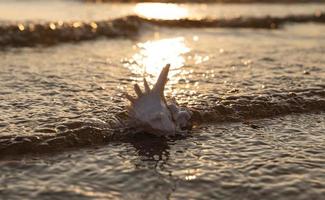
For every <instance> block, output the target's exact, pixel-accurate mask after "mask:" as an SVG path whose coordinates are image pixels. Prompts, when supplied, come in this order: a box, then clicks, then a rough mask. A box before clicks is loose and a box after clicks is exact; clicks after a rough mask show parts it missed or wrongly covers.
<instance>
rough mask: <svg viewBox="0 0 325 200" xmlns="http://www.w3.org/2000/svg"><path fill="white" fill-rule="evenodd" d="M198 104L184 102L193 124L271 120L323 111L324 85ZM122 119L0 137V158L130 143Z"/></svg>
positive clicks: (129, 130) (207, 97) (207, 99)
mask: <svg viewBox="0 0 325 200" xmlns="http://www.w3.org/2000/svg"><path fill="white" fill-rule="evenodd" d="M198 99H200V100H199V101H195V102H188V103H187V107H189V108H190V109H191V110H192V111H193V113H194V114H193V117H192V118H193V122H194V124H196V125H199V124H201V123H203V122H204V123H206V122H208V123H218V122H244V123H245V122H247V121H248V120H251V119H257V118H267V117H275V116H278V115H285V114H291V113H307V112H323V111H325V85H320V86H318V87H314V88H308V89H296V90H291V91H274V90H272V91H269V92H264V93H261V94H256V95H251V96H249V95H246V96H244V95H239V96H228V97H226V98H220V97H217V96H213V95H211V94H209V95H204V94H201V95H200V98H198ZM124 122H126V116H125V115H124V114H123V113H120V114H119V113H117V114H116V118H114V119H108V120H107V121H106V122H104V121H100V120H89V121H87V122H86V121H71V122H67V123H64V124H59V125H57V126H58V128H57V130H58V132H57V133H56V134H54V135H51V136H47V135H39V136H36V135H33V136H3V137H0V158H1V157H6V156H12V155H20V154H26V153H46V152H58V151H60V150H64V149H71V148H79V147H84V146H93V145H100V144H105V143H108V142H114V141H118V142H121V141H126V142H127V141H132V140H133V139H134V137H135V136H136V135H137V134H136V130H134V129H133V128H131V127H130V126H128V125H127V123H124Z"/></svg>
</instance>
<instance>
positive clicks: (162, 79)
mask: <svg viewBox="0 0 325 200" xmlns="http://www.w3.org/2000/svg"><path fill="white" fill-rule="evenodd" d="M169 68H170V64H167V65H166V66H165V67H164V68H163V69H162V70H161V72H160V75H159V77H158V80H157V82H156V84H155V86H154V88H153V90H154V91H155V92H158V93H159V94H160V95H161V96H164V89H165V85H166V83H167V81H168V72H169Z"/></svg>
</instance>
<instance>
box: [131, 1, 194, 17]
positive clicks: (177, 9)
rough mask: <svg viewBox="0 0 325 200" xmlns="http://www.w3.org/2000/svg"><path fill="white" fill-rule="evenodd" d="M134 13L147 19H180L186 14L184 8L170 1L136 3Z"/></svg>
mask: <svg viewBox="0 0 325 200" xmlns="http://www.w3.org/2000/svg"><path fill="white" fill-rule="evenodd" d="M134 12H135V14H137V15H139V16H142V17H145V18H149V19H152V18H153V19H164V20H171V19H181V18H185V17H187V16H188V11H187V9H186V8H184V7H181V6H179V5H177V4H171V3H138V4H136V6H135V7H134Z"/></svg>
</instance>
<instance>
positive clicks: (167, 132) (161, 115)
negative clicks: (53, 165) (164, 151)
mask: <svg viewBox="0 0 325 200" xmlns="http://www.w3.org/2000/svg"><path fill="white" fill-rule="evenodd" d="M169 68H170V65H169V64H167V65H166V66H165V67H164V68H163V69H162V71H161V72H160V75H159V77H158V80H157V82H156V84H155V85H154V86H153V88H152V89H151V88H150V87H149V85H148V82H147V81H146V79H145V78H144V79H143V83H144V92H143V91H141V89H140V87H139V85H138V84H135V85H134V91H135V93H136V94H137V97H136V98H134V97H132V96H131V95H129V94H126V98H127V99H128V100H129V101H130V102H131V105H130V107H129V109H128V113H129V117H130V119H131V121H132V123H133V124H134V125H135V126H136V127H137V128H138V129H139V130H140V131H143V132H148V133H151V134H155V135H157V136H174V135H176V134H185V133H187V130H188V129H190V128H191V127H192V125H191V121H190V119H191V115H192V113H191V112H190V111H189V110H188V109H186V108H181V107H179V106H178V105H177V103H176V101H175V100H173V101H172V102H171V103H170V104H168V103H167V101H166V98H165V96H164V89H165V85H166V83H167V80H168V72H169Z"/></svg>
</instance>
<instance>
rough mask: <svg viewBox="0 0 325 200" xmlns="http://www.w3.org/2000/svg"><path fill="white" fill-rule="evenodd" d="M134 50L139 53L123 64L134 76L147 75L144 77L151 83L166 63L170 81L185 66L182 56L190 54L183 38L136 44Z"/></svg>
mask: <svg viewBox="0 0 325 200" xmlns="http://www.w3.org/2000/svg"><path fill="white" fill-rule="evenodd" d="M136 48H137V49H139V52H138V53H136V54H134V55H133V56H132V58H131V59H130V60H128V61H127V62H126V63H125V64H126V66H127V67H128V68H129V69H130V70H131V71H132V72H133V73H135V74H143V75H149V76H146V77H148V81H149V82H151V83H153V82H154V81H155V80H156V78H157V76H158V74H159V73H160V71H161V69H162V68H163V67H164V66H165V65H166V64H167V63H169V64H170V65H171V71H170V74H169V78H170V79H171V77H173V76H175V74H177V73H179V72H180V68H181V67H182V66H183V65H184V64H185V58H184V54H186V53H188V52H190V49H189V48H188V47H187V46H186V45H185V43H184V38H183V37H176V38H169V39H161V40H156V41H147V42H145V43H138V44H137V46H136Z"/></svg>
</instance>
